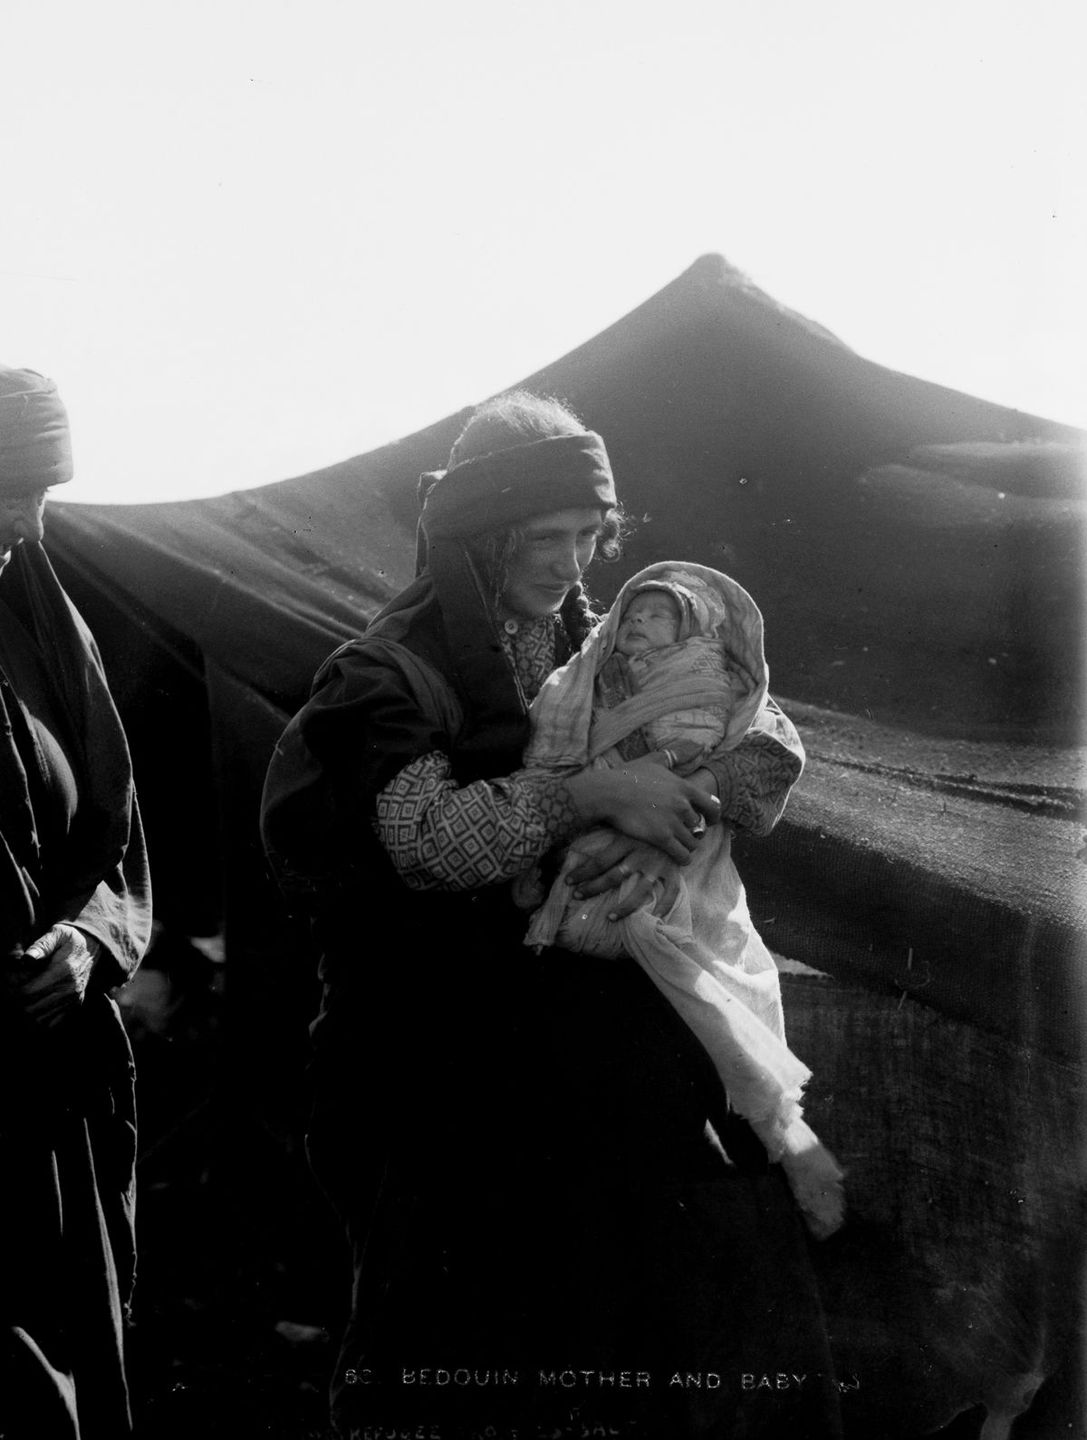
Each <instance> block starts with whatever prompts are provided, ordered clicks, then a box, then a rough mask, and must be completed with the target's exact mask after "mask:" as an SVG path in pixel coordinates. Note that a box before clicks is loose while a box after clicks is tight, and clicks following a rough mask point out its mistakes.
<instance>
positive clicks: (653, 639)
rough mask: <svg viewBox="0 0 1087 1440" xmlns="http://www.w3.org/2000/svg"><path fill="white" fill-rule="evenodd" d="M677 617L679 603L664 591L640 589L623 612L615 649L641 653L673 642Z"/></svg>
mask: <svg viewBox="0 0 1087 1440" xmlns="http://www.w3.org/2000/svg"><path fill="white" fill-rule="evenodd" d="M680 620H681V617H680V613H679V603H678V601H677V600H676V599H675V597H674V596H672V595H670V594H669V593H668V591H667V590H639V591H638V593H637V595H635V596H634V598H633V599H632V600H630V601H629V602H628V603H627V606H626V608H625V610H624V611H623V616H622V619H621V620H620V621H619V628H618V630H617V631H616V632H615V648H616V650H617V651H618V652H619V654H620V655H644V654H645V652H646V651H647V650H659V649H660V647H661V646H662V645H674V644H675V642H676V640H678V638H679V627H680Z"/></svg>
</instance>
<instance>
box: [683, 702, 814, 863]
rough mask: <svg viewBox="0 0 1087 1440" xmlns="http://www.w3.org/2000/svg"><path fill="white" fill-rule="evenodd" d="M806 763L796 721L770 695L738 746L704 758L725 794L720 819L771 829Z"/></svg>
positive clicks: (756, 830) (755, 831) (753, 830)
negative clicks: (784, 712)
mask: <svg viewBox="0 0 1087 1440" xmlns="http://www.w3.org/2000/svg"><path fill="white" fill-rule="evenodd" d="M803 768H804V747H803V745H802V744H801V741H800V736H799V735H798V734H797V733H796V727H795V726H794V725H793V723H792V721H791V720H790V719H789V718H788V716H787V715H784V714H783V713H782V711H781V710H780V709H779V708H778V706H777V705H776V703H775V702H774V701H773V700H771V699H769V698H767V701H766V704H765V705H764V706H763V707H762V709H761V710H760V711H759V713H758V715H757V716H756V717H755V721H754V723H753V724H752V726H751V729H750V730H749V731H748V732H747V734H746V735H745V736H744V738H743V739H742V740H741V741H740V743H739V744H738V745H737V746H736V747H735V749H732V750H721V751H715V752H714V753H712V754H711V755H709V756H707V758H706V759H705V760H704V761H703V762H702V774H703V775H705V774H707V773H708V774H709V776H710V777H711V778H712V782H713V785H714V788H715V789H716V792H717V795H718V797H719V798H720V801H721V819H722V820H724V821H727V822H728V823H729V824H731V825H734V826H735V827H736V829H737V830H746V831H748V832H749V833H750V834H752V835H769V834H770V832H771V830H773V828H774V826H775V825H776V824H777V822H778V821H779V820H780V819H781V816H782V814H783V812H784V810H785V804H786V801H787V800H788V798H789V792H790V791H791V790H792V788H793V786H794V785H795V784H796V782H797V780H798V779H799V778H800V773H801V771H802V770H803ZM691 778H692V780H693V779H695V776H692V777H691ZM703 783H704V782H703Z"/></svg>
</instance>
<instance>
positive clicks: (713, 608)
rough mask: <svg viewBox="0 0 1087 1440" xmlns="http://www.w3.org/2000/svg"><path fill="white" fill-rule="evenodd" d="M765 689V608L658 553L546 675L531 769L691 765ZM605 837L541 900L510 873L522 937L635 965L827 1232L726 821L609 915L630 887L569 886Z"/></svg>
mask: <svg viewBox="0 0 1087 1440" xmlns="http://www.w3.org/2000/svg"><path fill="white" fill-rule="evenodd" d="M768 685H769V672H768V669H767V665H766V659H765V656H764V652H763V620H762V615H761V614H760V612H759V608H758V606H757V605H756V604H755V602H754V600H752V598H751V596H750V595H749V594H748V593H747V591H746V590H744V588H743V587H742V586H741V585H738V584H737V583H736V581H735V580H732V579H731V578H730V577H729V576H727V575H723V574H721V572H720V571H718V570H712V569H709V568H708V567H707V566H704V565H696V564H692V563H687V562H683V561H672V560H667V561H662V562H659V563H658V564H655V565H650V566H649V567H648V568H647V569H645V570H642V571H639V573H638V574H637V575H635V576H633V577H632V578H631V579H630V580H628V581H627V583H626V584H625V585H624V586H623V588H622V589H621V590H620V592H619V594H618V596H617V597H616V601H615V604H614V605H613V606H612V608H611V611H610V612H609V614H608V615H607V617H606V618H605V620H604V622H603V624H601V625H600V626H599V627H598V628H597V629H596V630H595V631H594V632H593V634H592V635H591V636H590V637H589V638H588V640H587V641H586V642H585V644H584V645H583V646H582V647H581V650H580V651H579V652H578V654H577V655H575V656H574V657H573V658H572V659H570V660H568V661H567V663H566V664H565V665H563V666H562V667H561V668H560V669H558V670H556V671H554V672H553V673H552V674H551V675H550V676H549V677H548V678H547V680H546V681H545V682H544V684H543V686H542V688H541V690H540V693H539V694H538V695H537V696H536V698H535V700H534V701H533V702H532V705H531V707H530V710H529V714H530V717H531V719H532V725H533V738H532V741H531V742H530V744H529V746H528V748H527V750H526V752H525V765H526V766H527V767H528V769H529V771H530V773H532V772H533V771H535V770H540V771H542V773H543V774H545V775H547V774H550V775H552V776H562V775H566V774H574V773H577V772H578V771H580V770H581V769H582V768H583V767H584V766H585V765H593V766H595V767H601V766H603V767H612V766H622V765H625V764H627V763H629V762H630V761H632V760H636V759H639V758H642V757H648V758H651V759H653V760H655V761H657V762H658V763H660V764H662V765H665V766H667V768H668V769H670V770H675V771H676V772H677V773H680V774H684V773H690V772H691V771H692V770H694V769H697V768H698V767H700V766H702V765H703V764H704V763H705V762H706V760H707V759H709V758H710V757H712V756H713V755H715V754H721V755H726V754H728V752H730V751H733V750H735V749H736V747H737V746H738V745H739V744H741V743H742V741H743V740H744V738H745V736H747V735H748V733H749V732H750V731H751V730H752V727H753V726H755V725H756V722H757V721H758V718H759V715H760V713H761V712H762V711H763V709H764V708H765V707H766V706H767V704H768V703H770V702H769V700H768ZM613 838H614V832H613V831H611V830H610V829H609V828H608V827H607V826H598V827H594V828H593V829H590V830H587V831H586V832H585V833H584V834H582V835H579V836H578V837H577V838H576V839H575V840H574V841H573V842H572V843H571V844H570V845H569V846H568V847H567V849H566V854H565V857H564V858H563V860H562V864H561V868H560V869H559V873H558V875H557V876H556V877H555V879H554V881H553V883H552V884H551V886H550V889H549V891H548V892H547V894H546V896H544V895H542V886H541V885H539V884H538V883H535V884H534V883H533V882H534V881H535V880H536V875H535V874H534V872H539V870H540V867H539V866H536V867H533V871H529V872H526V875H524V876H521V877H518V881H517V882H516V883H515V887H514V895H515V898H516V899H517V900H518V903H520V904H522V905H523V906H525V908H528V905H529V904H532V903H536V901H537V900H539V899H542V902H543V903H542V904H539V908H538V909H537V910H536V912H535V914H534V915H533V917H532V921H531V924H530V925H529V927H528V932H527V935H526V941H525V943H526V944H528V945H533V946H535V947H537V948H539V949H541V950H542V949H544V948H546V947H548V946H560V947H561V948H562V949H564V950H572V951H577V952H582V953H586V954H590V955H596V956H599V957H602V958H618V957H620V956H629V957H630V958H631V959H633V960H634V961H636V962H637V964H639V965H640V966H641V967H642V969H643V970H644V971H645V973H646V974H647V975H648V976H649V978H650V980H652V982H653V984H654V985H655V986H656V987H657V989H658V990H659V991H660V992H661V994H662V995H663V996H664V997H665V999H666V1000H667V1001H668V1002H669V1004H670V1005H672V1006H673V1007H674V1009H675V1010H676V1011H677V1013H678V1014H679V1015H681V1016H682V1017H683V1019H684V1021H685V1022H686V1024H687V1025H688V1026H689V1027H690V1029H691V1030H692V1032H693V1033H694V1034H695V1035H696V1036H697V1037H698V1039H699V1041H700V1042H701V1043H702V1045H703V1046H704V1047H705V1049H706V1051H707V1053H708V1054H709V1056H710V1058H711V1059H712V1060H713V1063H714V1067H715V1069H716V1071H717V1074H718V1077H719V1079H720V1081H721V1084H722V1086H723V1087H724V1091H725V1093H726V1094H727V1095H728V1097H729V1101H730V1103H731V1105H732V1107H733V1109H734V1110H735V1111H736V1112H737V1113H738V1114H739V1115H741V1116H743V1118H744V1119H745V1120H746V1121H747V1122H748V1123H749V1124H750V1125H751V1128H752V1129H753V1130H754V1132H755V1134H756V1135H757V1136H758V1137H759V1139H760V1140H761V1141H762V1143H763V1145H764V1146H765V1147H766V1151H767V1154H768V1156H769V1158H770V1159H771V1160H772V1161H774V1162H775V1163H780V1164H781V1166H782V1168H783V1169H784V1171H785V1174H786V1176H787V1178H788V1181H789V1184H790V1187H791V1189H792V1191H793V1194H794V1196H795V1198H796V1200H797V1203H798V1204H799V1205H800V1208H801V1210H802V1212H803V1214H804V1219H805V1222H806V1224H807V1225H808V1228H809V1229H810V1230H811V1231H812V1233H813V1234H814V1235H816V1236H817V1237H818V1238H820V1239H825V1238H826V1237H827V1236H829V1235H831V1234H833V1233H834V1231H835V1230H837V1229H838V1228H839V1227H840V1226H841V1224H842V1220H843V1217H844V1199H843V1193H842V1186H841V1181H842V1172H841V1170H840V1169H839V1168H838V1165H837V1163H836V1161H835V1160H834V1158H833V1156H832V1155H831V1154H830V1152H829V1151H828V1150H826V1148H825V1147H824V1146H823V1145H822V1144H821V1142H820V1141H819V1140H818V1138H817V1137H816V1136H815V1134H814V1133H813V1132H812V1130H811V1129H810V1127H809V1126H808V1125H807V1123H806V1122H805V1120H804V1119H803V1115H802V1111H801V1107H800V1099H801V1092H802V1089H803V1087H804V1085H805V1084H806V1082H807V1081H808V1080H809V1079H810V1078H811V1072H810V1070H809V1069H808V1067H807V1066H806V1065H804V1064H803V1063H802V1062H801V1061H800V1060H798V1059H797V1057H796V1056H795V1055H794V1054H793V1053H792V1051H791V1050H790V1049H789V1047H788V1045H787V1043H786V1039H785V1017H784V1014H783V1012H782V1004H781V985H780V983H779V980H778V972H777V967H776V965H775V964H774V960H773V957H772V956H771V954H770V952H769V950H767V948H766V946H765V944H764V943H763V941H762V938H761V936H760V935H759V933H758V931H757V930H756V929H755V926H754V925H753V924H752V921H751V916H750V913H749V911H748V908H747V899H746V896H745V894H744V887H743V884H742V882H741V880H740V876H739V874H738V872H737V870H736V866H735V864H734V863H733V859H732V828H731V826H730V825H728V824H721V825H715V826H713V827H711V828H710V829H709V831H708V833H707V834H706V837H705V838H704V839H703V841H702V842H701V844H700V845H699V846H698V848H697V849H696V850H695V852H694V854H693V856H692V858H691V860H690V862H689V864H688V865H687V866H685V867H680V866H670V867H669V870H666V871H665V872H664V873H663V874H662V875H661V877H660V878H659V880H658V883H657V893H656V894H655V895H653V896H652V897H651V898H649V899H646V900H645V901H643V902H642V904H641V905H639V906H638V907H637V908H636V909H634V910H632V911H631V912H630V913H629V914H618V913H616V912H617V903H618V902H622V901H623V900H624V899H625V898H626V897H625V895H624V890H623V888H620V889H619V891H618V894H617V895H614V896H613V895H610V894H608V893H607V892H605V893H604V894H601V895H597V896H595V897H592V898H586V897H584V896H579V894H578V892H577V890H576V888H575V886H574V884H573V883H572V881H571V876H572V875H573V874H574V873H575V872H576V871H578V870H579V869H580V867H581V866H582V865H583V864H584V863H585V862H586V861H587V860H591V859H592V858H593V857H594V856H595V855H597V854H599V853H600V852H601V851H603V850H605V849H606V848H607V847H608V846H609V845H610V844H611V842H612V840H613ZM540 878H541V879H542V876H541V877H540ZM633 884H634V877H633V875H632V876H631V878H630V880H629V881H627V882H626V885H627V886H628V887H631V888H632V887H633Z"/></svg>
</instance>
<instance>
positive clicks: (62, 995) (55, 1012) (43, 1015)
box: [15, 924, 101, 1029]
mask: <svg viewBox="0 0 1087 1440" xmlns="http://www.w3.org/2000/svg"><path fill="white" fill-rule="evenodd" d="M100 948H101V947H100V946H99V944H98V941H97V940H94V939H92V938H91V937H89V936H87V935H84V934H83V932H82V931H81V930H77V929H76V928H75V926H74V925H66V924H60V925H54V926H53V928H52V929H51V930H47V931H46V933H45V934H44V935H42V936H40V937H39V938H38V939H37V940H35V941H34V943H33V944H32V945H28V946H27V947H26V949H25V950H24V951H23V955H22V963H21V965H20V967H19V971H18V975H17V978H16V980H15V988H16V998H17V1000H18V1002H19V1003H20V1004H21V1006H22V1008H23V1010H24V1012H25V1013H26V1014H27V1015H29V1016H30V1018H31V1019H32V1020H34V1021H36V1022H37V1023H38V1024H39V1025H44V1026H45V1027H46V1028H47V1029H52V1028H53V1026H55V1025H59V1024H60V1022H61V1021H62V1020H63V1019H64V1018H65V1016H67V1015H69V1014H71V1012H72V1011H73V1010H75V1009H77V1008H78V1007H79V1005H80V1004H81V1002H82V1000H83V996H84V994H85V993H86V989H87V985H88V983H89V981H90V978H91V972H92V971H93V969H94V962H95V960H96V959H97V958H98V952H99V949H100Z"/></svg>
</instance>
